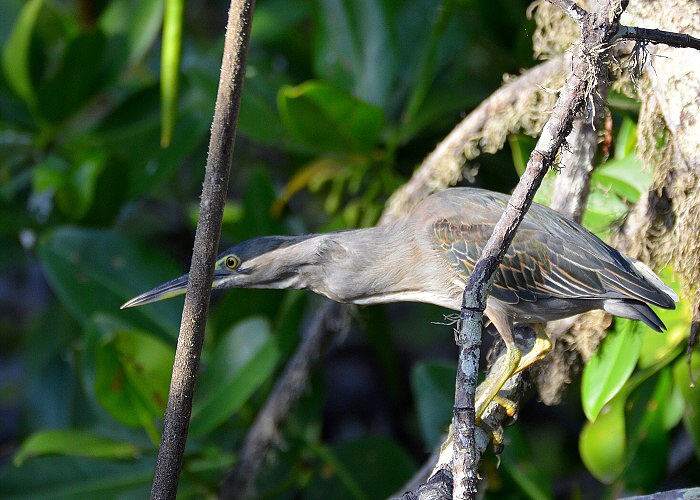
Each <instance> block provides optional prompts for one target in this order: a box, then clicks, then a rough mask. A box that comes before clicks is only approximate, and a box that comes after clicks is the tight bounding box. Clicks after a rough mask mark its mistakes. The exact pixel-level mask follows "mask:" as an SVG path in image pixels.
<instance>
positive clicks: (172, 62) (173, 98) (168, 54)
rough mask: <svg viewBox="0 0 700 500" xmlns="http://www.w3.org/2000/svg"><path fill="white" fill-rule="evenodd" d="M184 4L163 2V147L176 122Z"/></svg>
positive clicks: (173, 0)
mask: <svg viewBox="0 0 700 500" xmlns="http://www.w3.org/2000/svg"><path fill="white" fill-rule="evenodd" d="M184 9H185V2H184V0H165V18H164V19H163V41H162V49H161V61H160V68H161V70H160V73H161V76H160V99H161V136H160V143H161V145H162V146H163V147H167V146H168V145H169V144H170V139H171V137H172V134H173V129H174V128H175V120H176V118H177V96H178V86H179V85H178V83H179V80H180V53H181V51H182V36H183V35H182V18H183V12H184Z"/></svg>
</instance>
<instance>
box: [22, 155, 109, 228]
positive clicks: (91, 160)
mask: <svg viewBox="0 0 700 500" xmlns="http://www.w3.org/2000/svg"><path fill="white" fill-rule="evenodd" d="M103 169H104V156H103V155H100V154H98V153H94V152H87V153H86V154H85V157H84V158H81V159H76V161H75V162H73V163H72V164H70V165H69V164H68V163H67V162H66V161H65V160H64V159H63V158H59V157H56V156H48V157H47V158H46V159H45V161H43V162H42V163H40V164H38V165H37V166H36V167H35V168H34V170H33V171H32V177H33V178H32V184H33V188H34V192H35V193H36V195H37V196H42V195H43V196H46V195H48V196H53V197H54V198H55V201H56V204H57V205H58V208H59V209H60V210H61V212H62V213H63V214H65V215H66V216H67V217H69V218H70V219H73V220H80V219H81V218H83V217H84V216H85V215H86V213H87V211H88V210H89V209H90V207H91V206H92V203H93V199H94V195H95V188H96V185H97V180H98V178H99V175H100V174H101V172H102V171H103Z"/></svg>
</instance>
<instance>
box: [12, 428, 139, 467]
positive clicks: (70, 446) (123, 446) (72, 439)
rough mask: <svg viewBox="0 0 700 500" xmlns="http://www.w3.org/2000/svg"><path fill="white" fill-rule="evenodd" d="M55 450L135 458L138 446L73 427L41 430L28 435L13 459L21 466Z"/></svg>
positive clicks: (109, 457)
mask: <svg viewBox="0 0 700 500" xmlns="http://www.w3.org/2000/svg"><path fill="white" fill-rule="evenodd" d="M56 454H58V455H72V456H76V457H92V458H108V459H118V460H124V459H135V458H138V457H139V455H140V449H139V447H138V446H136V445H133V444H131V443H125V442H123V441H116V440H114V439H109V438H105V437H102V436H98V435H97V434H92V433H89V432H85V431H80V430H76V429H66V430H62V429H61V430H59V429H57V430H44V431H40V432H36V433H34V434H32V435H31V436H29V437H28V438H27V439H26V440H25V441H24V442H23V443H22V446H20V448H19V450H17V453H15V456H14V458H13V459H12V462H13V463H14V464H15V466H20V465H22V463H23V462H24V461H25V460H27V459H28V458H31V457H37V456H41V455H56Z"/></svg>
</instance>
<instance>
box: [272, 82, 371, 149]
mask: <svg viewBox="0 0 700 500" xmlns="http://www.w3.org/2000/svg"><path fill="white" fill-rule="evenodd" d="M278 107H279V110H280V116H281V118H282V122H283V123H284V126H285V127H286V129H287V130H288V131H289V132H290V133H291V134H292V136H293V137H294V138H295V139H296V140H297V141H298V142H299V143H300V144H302V145H304V146H306V147H307V148H309V149H311V150H313V151H318V152H335V153H368V152H369V151H371V150H372V149H373V148H374V147H375V146H376V145H377V142H378V140H379V134H380V132H381V130H382V125H383V121H384V115H383V112H382V110H381V109H379V108H377V107H376V106H372V105H371V104H367V103H366V102H363V101H360V100H359V99H357V98H355V97H353V96H352V95H350V94H349V93H347V92H345V91H344V90H342V89H340V88H338V87H333V86H332V85H330V84H328V83H325V82H321V81H309V82H306V83H302V84H301V85H297V86H296V87H290V86H284V87H282V88H281V89H280V91H279V95H278Z"/></svg>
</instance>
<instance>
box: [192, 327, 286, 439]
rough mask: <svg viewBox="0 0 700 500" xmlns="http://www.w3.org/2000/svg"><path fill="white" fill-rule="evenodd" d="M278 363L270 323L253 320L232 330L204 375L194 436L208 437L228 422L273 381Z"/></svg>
mask: <svg viewBox="0 0 700 500" xmlns="http://www.w3.org/2000/svg"><path fill="white" fill-rule="evenodd" d="M278 359H279V351H278V349H277V342H276V340H275V338H274V337H273V336H272V335H271V334H270V325H269V323H268V322H267V321H266V320H264V319H262V318H250V319H247V320H245V321H242V322H240V323H238V324H237V325H236V326H234V327H233V328H231V330H229V332H228V333H227V334H226V335H225V336H224V338H223V339H222V340H221V342H220V343H219V345H217V347H216V349H215V350H214V353H213V354H212V356H211V358H210V360H209V363H208V365H207V367H206V369H205V371H204V373H203V374H202V378H201V381H200V384H199V388H198V389H197V397H196V398H195V401H194V408H193V409H192V421H191V424H190V434H192V435H193V436H201V435H204V434H206V433H208V432H210V431H211V430H213V429H214V428H215V427H217V426H218V425H220V424H222V423H223V422H225V421H226V420H228V419H229V418H230V417H231V415H233V414H234V413H235V412H236V411H238V410H239V409H240V407H241V406H242V405H243V404H244V403H245V402H246V401H247V400H248V398H249V397H250V396H251V395H252V394H253V392H255V390H256V389H258V388H259V387H260V386H261V385H262V384H263V383H264V382H265V381H266V380H268V379H269V378H270V376H271V375H272V374H273V372H274V370H275V367H276V366H277V361H278Z"/></svg>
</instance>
